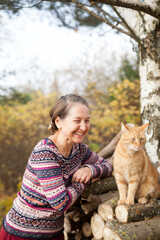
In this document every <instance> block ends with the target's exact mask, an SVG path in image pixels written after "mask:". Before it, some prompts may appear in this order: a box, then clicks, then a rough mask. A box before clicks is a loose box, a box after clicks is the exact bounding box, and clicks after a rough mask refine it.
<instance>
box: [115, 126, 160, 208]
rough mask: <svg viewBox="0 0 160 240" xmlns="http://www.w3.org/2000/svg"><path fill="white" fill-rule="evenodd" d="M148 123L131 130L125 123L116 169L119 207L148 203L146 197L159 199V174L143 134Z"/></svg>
mask: <svg viewBox="0 0 160 240" xmlns="http://www.w3.org/2000/svg"><path fill="white" fill-rule="evenodd" d="M147 126H148V123H147V124H144V125H143V126H140V127H129V126H126V125H125V124H123V123H122V135H121V138H120V140H119V142H118V144H117V147H116V150H115V153H114V160H113V168H114V176H115V179H116V183H117V187H118V191H119V195H120V199H119V201H118V204H119V205H120V204H125V203H126V204H130V205H133V204H134V199H135V198H136V199H138V202H139V203H142V204H145V203H147V197H155V198H157V197H158V195H159V194H160V185H159V183H158V171H157V170H156V169H155V168H154V167H153V165H152V163H151V162H150V160H149V158H148V156H147V153H146V152H145V150H144V149H143V147H144V144H145V133H144V130H145V129H146V128H147Z"/></svg>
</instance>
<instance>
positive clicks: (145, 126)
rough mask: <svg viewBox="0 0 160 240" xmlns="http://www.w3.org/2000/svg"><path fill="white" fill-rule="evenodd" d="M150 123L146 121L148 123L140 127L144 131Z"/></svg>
mask: <svg viewBox="0 0 160 240" xmlns="http://www.w3.org/2000/svg"><path fill="white" fill-rule="evenodd" d="M148 125H149V123H146V124H144V125H143V126H141V127H140V128H141V130H142V131H144V130H145V129H146V128H147V127H148Z"/></svg>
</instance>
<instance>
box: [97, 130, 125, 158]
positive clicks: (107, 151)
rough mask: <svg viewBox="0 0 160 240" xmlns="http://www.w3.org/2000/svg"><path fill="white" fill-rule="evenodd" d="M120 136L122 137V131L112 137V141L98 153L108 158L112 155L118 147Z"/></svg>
mask: <svg viewBox="0 0 160 240" xmlns="http://www.w3.org/2000/svg"><path fill="white" fill-rule="evenodd" d="M120 137H121V131H120V132H119V133H118V134H117V135H116V136H115V137H114V138H113V139H112V141H111V142H110V143H109V144H108V145H107V146H106V147H104V148H103V149H102V150H101V151H100V152H99V153H98V155H99V156H101V157H103V158H107V157H109V156H111V155H112V154H113V152H114V150H115V148H116V145H117V143H118V141H119V139H120Z"/></svg>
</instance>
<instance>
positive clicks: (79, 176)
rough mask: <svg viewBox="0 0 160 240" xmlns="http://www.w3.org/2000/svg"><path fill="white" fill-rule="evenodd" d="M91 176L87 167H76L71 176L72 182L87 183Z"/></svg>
mask: <svg viewBox="0 0 160 240" xmlns="http://www.w3.org/2000/svg"><path fill="white" fill-rule="evenodd" d="M91 178H92V171H91V169H90V168H89V167H83V168H80V169H78V170H77V171H76V172H75V173H74V174H73V177H72V182H77V183H78V182H80V183H87V182H89V180H90V179H91Z"/></svg>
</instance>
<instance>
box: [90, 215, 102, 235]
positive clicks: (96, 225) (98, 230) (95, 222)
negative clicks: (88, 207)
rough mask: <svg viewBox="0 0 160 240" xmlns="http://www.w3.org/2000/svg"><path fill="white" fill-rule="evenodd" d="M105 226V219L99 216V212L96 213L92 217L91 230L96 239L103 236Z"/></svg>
mask: <svg viewBox="0 0 160 240" xmlns="http://www.w3.org/2000/svg"><path fill="white" fill-rule="evenodd" d="M104 226H105V224H104V221H103V219H102V218H101V217H100V216H99V214H97V213H96V214H94V215H93V216H92V218H91V230H92V233H93V236H94V237H95V238H96V239H101V238H102V233H103V229H104Z"/></svg>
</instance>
